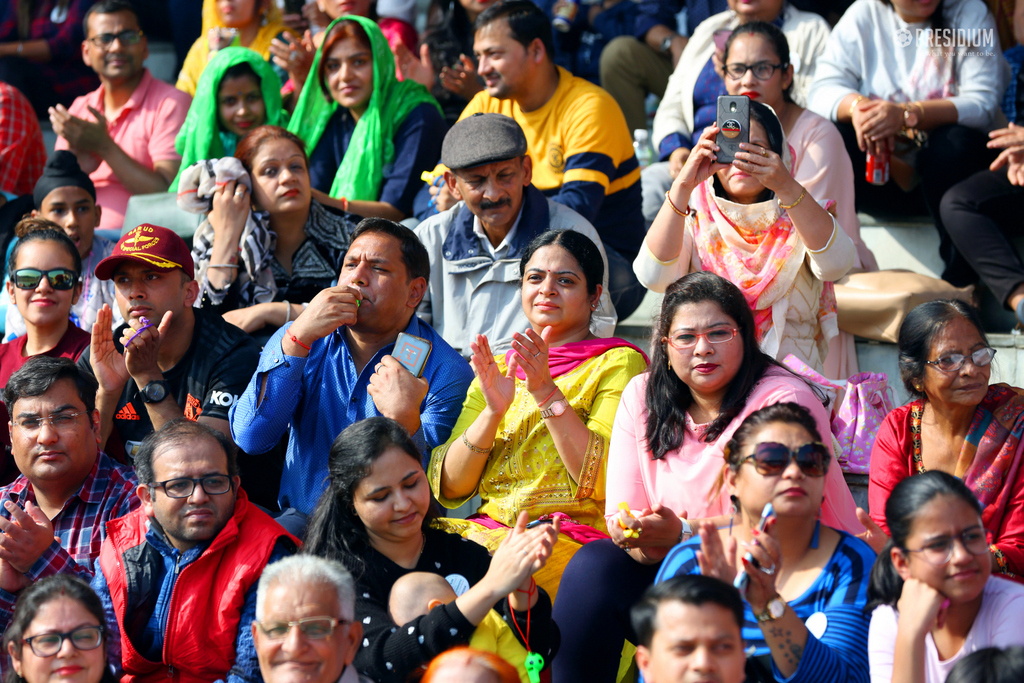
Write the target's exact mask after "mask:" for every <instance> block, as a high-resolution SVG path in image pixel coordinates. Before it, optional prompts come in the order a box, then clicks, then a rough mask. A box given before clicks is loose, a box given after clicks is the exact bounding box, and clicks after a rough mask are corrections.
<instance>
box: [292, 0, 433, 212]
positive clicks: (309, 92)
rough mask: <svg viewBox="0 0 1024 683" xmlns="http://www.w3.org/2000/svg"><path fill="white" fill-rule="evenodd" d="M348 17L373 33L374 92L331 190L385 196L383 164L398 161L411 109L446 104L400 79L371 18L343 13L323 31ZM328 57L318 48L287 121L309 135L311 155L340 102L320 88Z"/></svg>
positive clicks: (338, 193) (299, 133)
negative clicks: (399, 134)
mask: <svg viewBox="0 0 1024 683" xmlns="http://www.w3.org/2000/svg"><path fill="white" fill-rule="evenodd" d="M346 20H350V21H355V22H358V23H359V25H360V26H362V27H363V30H365V31H366V35H368V36H369V37H370V47H371V51H372V53H373V92H372V93H371V95H370V101H369V103H368V104H367V107H366V111H365V112H363V115H362V116H360V117H359V121H358V122H357V123H356V126H355V130H353V131H352V139H351V141H350V142H349V145H348V149H347V150H346V152H345V157H344V158H343V159H342V161H341V164H340V165H339V166H338V171H337V173H336V174H335V175H334V182H333V183H332V184H331V192H330V195H331V196H332V197H345V198H346V199H350V200H361V201H373V202H375V201H378V200H379V199H380V186H381V183H382V182H383V180H384V167H385V166H387V165H388V164H391V163H393V162H394V160H395V143H394V136H395V132H396V131H397V130H398V128H399V126H401V125H402V123H403V122H404V121H405V118H406V117H407V116H408V115H409V112H411V111H412V110H413V109H415V108H416V107H418V106H419V105H421V104H423V103H429V104H432V105H434V107H436V108H437V111H438V113H441V107H440V105H438V103H437V100H435V99H434V98H433V96H432V95H431V94H430V92H428V91H427V89H426V88H424V87H423V86H422V85H420V84H419V83H416V82H415V81H409V80H406V81H399V80H398V79H397V78H396V77H395V56H394V55H393V54H392V53H391V48H390V47H388V41H387V40H386V39H385V38H384V34H383V33H381V30H380V28H379V27H378V26H377V24H376V23H375V22H373V21H372V20H370V19H366V18H365V17H357V16H354V15H347V16H342V17H338V18H337V19H335V20H334V21H333V22H331V25H330V26H329V27H328V28H327V31H326V32H325V33H324V35H325V36H326V35H328V34H329V33H330V32H331V29H333V28H334V26H335V25H336V24H337V23H338V22H339V21H346ZM324 42H326V40H325V41H324ZM323 57H324V55H323V47H322V46H321V47H320V49H318V50H317V51H316V57H315V58H314V59H313V68H312V69H310V71H309V77H308V78H307V79H306V84H305V86H303V88H302V94H301V95H300V96H299V101H298V104H296V105H295V112H294V113H293V114H292V117H291V122H290V123H289V124H288V130H289V131H291V132H292V133H295V134H296V135H297V136H299V137H300V138H302V139H303V140H305V142H306V150H307V152H309V153H310V154H312V153H313V150H314V149H316V146H317V143H319V142H320V138H321V136H322V135H323V134H324V131H325V130H326V129H327V124H328V122H329V121H330V119H331V116H333V115H334V112H335V111H336V110H337V109H338V103H337V102H335V101H334V100H333V99H327V98H325V97H324V94H323V90H321V88H320V76H319V70H320V60H321V59H323Z"/></svg>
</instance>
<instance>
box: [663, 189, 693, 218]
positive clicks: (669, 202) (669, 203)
mask: <svg viewBox="0 0 1024 683" xmlns="http://www.w3.org/2000/svg"><path fill="white" fill-rule="evenodd" d="M671 191H672V190H665V201H666V202H668V205H669V206H671V207H672V210H673V211H675V212H676V214H677V215H679V216H689V215H690V205H689V204H687V205H686V211H680V210H679V207H678V206H676V205H675V203H674V202H673V201H672V198H671V197H669V196H668V193H669V192H671Z"/></svg>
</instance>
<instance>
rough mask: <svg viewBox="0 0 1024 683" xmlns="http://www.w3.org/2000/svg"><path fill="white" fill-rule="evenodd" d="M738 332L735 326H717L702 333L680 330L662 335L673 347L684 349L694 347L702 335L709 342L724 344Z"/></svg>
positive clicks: (663, 339)
mask: <svg viewBox="0 0 1024 683" xmlns="http://www.w3.org/2000/svg"><path fill="white" fill-rule="evenodd" d="M737 334H739V330H737V329H736V328H735V327H716V328H715V329H713V330H708V331H707V332H700V333H697V332H680V333H678V334H676V335H675V336H672V337H662V341H667V342H668V344H669V346H671V347H672V348H673V349H678V350H680V351H682V350H683V349H692V348H693V347H694V346H696V345H697V340H698V339H700V338H701V337H703V338H704V341H706V342H707V343H709V344H723V343H725V342H727V341H732V340H733V338H734V337H735V336H736V335H737Z"/></svg>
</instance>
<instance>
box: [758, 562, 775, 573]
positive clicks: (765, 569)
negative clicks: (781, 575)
mask: <svg viewBox="0 0 1024 683" xmlns="http://www.w3.org/2000/svg"><path fill="white" fill-rule="evenodd" d="M761 571H762V572H763V573H765V574H767V575H768V576H772V575H773V574H774V573H775V563H774V562H772V566H770V567H761Z"/></svg>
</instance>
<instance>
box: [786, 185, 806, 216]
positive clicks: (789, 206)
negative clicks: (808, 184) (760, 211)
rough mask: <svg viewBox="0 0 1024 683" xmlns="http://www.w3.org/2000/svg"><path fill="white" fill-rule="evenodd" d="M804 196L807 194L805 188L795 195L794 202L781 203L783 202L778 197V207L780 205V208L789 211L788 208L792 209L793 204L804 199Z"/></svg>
mask: <svg viewBox="0 0 1024 683" xmlns="http://www.w3.org/2000/svg"><path fill="white" fill-rule="evenodd" d="M806 196H807V188H804V191H803V192H801V193H800V196H799V197H797V198H796V201H795V202H793V203H792V204H783V203H782V200H781V199H780V200H779V207H780V208H782V209H785V210H786V211H789V210H790V209H792V208H793V207H794V206H796V205H797V204H799V203H800V202H802V201H803V200H804V197H806Z"/></svg>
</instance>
